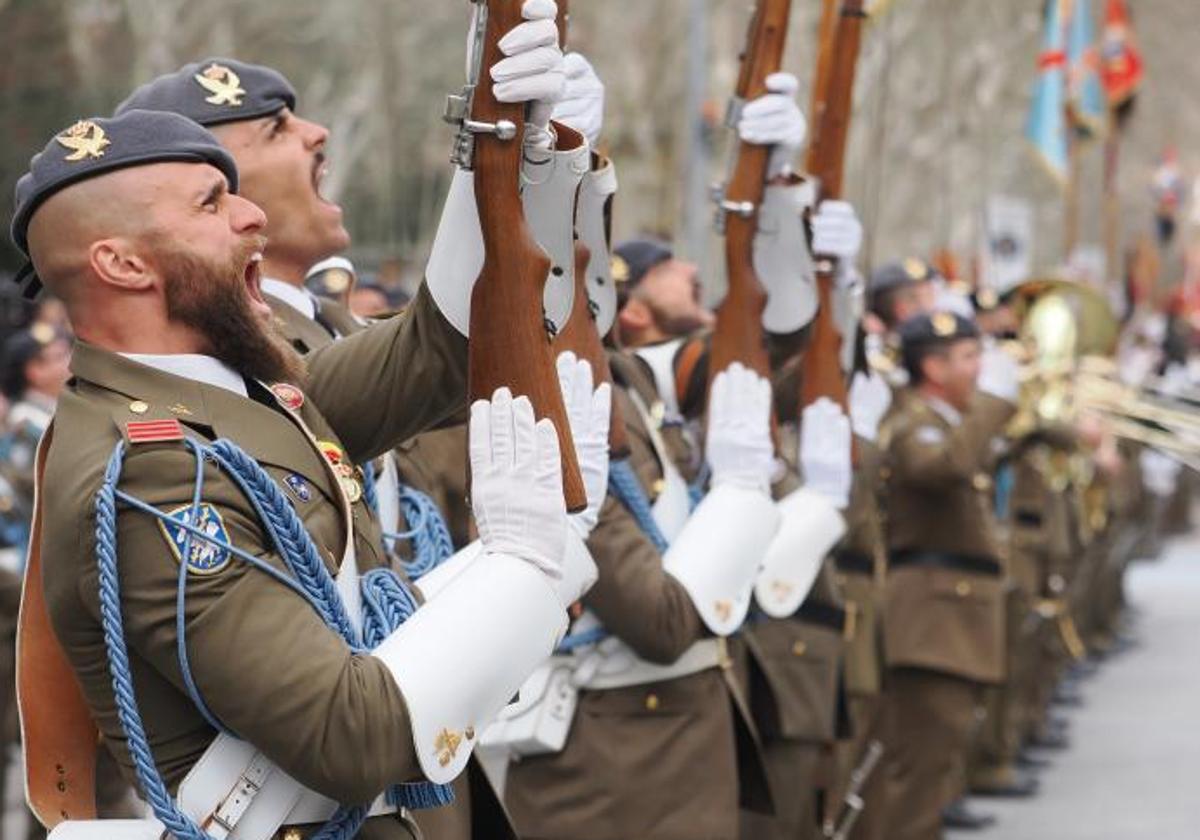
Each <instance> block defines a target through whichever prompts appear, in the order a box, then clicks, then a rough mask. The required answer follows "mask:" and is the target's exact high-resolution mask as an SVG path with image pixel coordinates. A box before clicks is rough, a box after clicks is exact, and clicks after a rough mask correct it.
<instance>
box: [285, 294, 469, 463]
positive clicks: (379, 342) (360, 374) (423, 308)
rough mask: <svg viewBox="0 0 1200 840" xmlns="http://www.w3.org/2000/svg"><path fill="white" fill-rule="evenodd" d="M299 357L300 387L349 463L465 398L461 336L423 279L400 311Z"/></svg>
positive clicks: (432, 421)
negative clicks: (302, 363) (303, 372)
mask: <svg viewBox="0 0 1200 840" xmlns="http://www.w3.org/2000/svg"><path fill="white" fill-rule="evenodd" d="M306 361H307V363H308V381H307V385H306V391H307V392H308V394H309V395H310V396H311V397H312V399H313V401H314V402H315V403H316V405H317V407H318V408H319V409H320V410H321V413H322V414H323V415H324V417H325V419H326V420H327V421H328V422H329V424H330V426H331V427H332V428H333V430H334V431H335V432H336V433H337V436H338V438H339V439H340V440H341V441H342V443H343V445H344V446H345V447H346V451H347V453H348V454H349V455H350V458H351V460H353V461H354V462H355V463H360V464H361V463H364V462H365V461H369V460H371V459H372V458H376V457H378V456H380V455H382V454H383V453H384V452H386V451H387V450H389V449H393V448H395V447H396V446H398V445H399V444H400V443H401V442H403V441H405V440H408V439H409V438H411V437H412V436H414V435H416V434H418V433H419V432H422V431H425V430H426V429H429V428H432V427H434V426H437V425H438V424H440V423H443V422H445V421H446V420H447V419H448V418H449V417H450V415H451V414H453V413H454V412H455V411H457V410H458V409H460V408H462V407H463V405H464V404H465V403H466V399H467V340H466V338H464V337H463V336H462V335H461V334H459V333H458V331H457V330H455V329H454V328H453V327H452V326H450V323H449V322H448V321H446V319H445V318H443V317H442V314H441V313H440V312H439V311H438V309H437V306H436V304H434V302H433V298H432V297H430V294H429V292H428V290H427V289H426V288H425V287H424V286H422V287H421V289H420V290H419V291H418V292H417V296H416V299H415V300H414V301H413V302H412V305H411V306H409V307H408V308H407V309H406V310H405V311H404V312H403V313H401V314H400V315H397V316H396V317H394V318H389V319H388V320H386V321H383V322H381V323H378V324H374V325H372V326H371V327H369V328H367V329H364V330H361V331H359V332H357V333H355V334H354V335H352V336H350V337H349V338H346V339H344V340H342V341H336V342H334V343H333V344H330V345H329V346H327V347H323V348H321V349H320V350H317V351H315V352H314V353H312V354H311V355H309V356H308V357H307V359H306Z"/></svg>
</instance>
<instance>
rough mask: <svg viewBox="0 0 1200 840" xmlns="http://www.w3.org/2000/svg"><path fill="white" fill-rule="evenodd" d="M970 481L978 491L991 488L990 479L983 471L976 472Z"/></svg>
mask: <svg viewBox="0 0 1200 840" xmlns="http://www.w3.org/2000/svg"><path fill="white" fill-rule="evenodd" d="M971 483H972V484H973V485H975V489H976V490H979V491H980V492H982V491H984V490H991V489H992V479H991V477H989V476H987V475H985V474H984V473H978V474H977V475H976V476H975V477H974V478H973V479H971Z"/></svg>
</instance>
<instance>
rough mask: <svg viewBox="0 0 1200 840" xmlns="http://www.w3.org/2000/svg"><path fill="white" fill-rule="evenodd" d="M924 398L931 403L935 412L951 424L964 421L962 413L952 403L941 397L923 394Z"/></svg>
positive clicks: (955, 424)
mask: <svg viewBox="0 0 1200 840" xmlns="http://www.w3.org/2000/svg"><path fill="white" fill-rule="evenodd" d="M922 399H924V400H925V402H926V403H927V404H928V405H929V407H930V408H932V409H933V410H934V412H935V413H936V414H937V415H938V416H939V417H941V418H942V419H943V420H945V421H946V422H947V423H949V424H950V425H951V426H957V425H959V424H960V423H962V413H961V412H959V410H958V409H957V408H955V407H954V406H952V405H950V403H948V402H946V401H945V400H943V399H941V398H940V397H930V396H924V395H923V396H922Z"/></svg>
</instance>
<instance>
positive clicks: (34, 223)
mask: <svg viewBox="0 0 1200 840" xmlns="http://www.w3.org/2000/svg"><path fill="white" fill-rule="evenodd" d="M176 165H178V164H176ZM170 166H172V164H159V165H158V166H145V167H137V168H133V169H118V170H117V171H116V172H110V173H108V174H106V175H100V176H99V177H96V178H89V179H88V180H86V181H81V182H80V183H78V184H73V185H71V186H69V187H67V188H66V189H64V190H61V191H59V192H57V193H55V194H54V195H52V196H50V198H48V199H47V200H46V202H45V203H44V204H42V206H41V207H39V208H38V210H37V212H36V213H35V214H34V216H33V219H31V220H30V224H29V254H30V258H31V259H32V261H33V265H34V267H35V268H36V269H37V272H38V277H40V278H41V280H42V282H43V283H44V284H45V285H46V288H48V289H49V290H50V291H51V292H53V293H54V294H55V295H56V296H58V297H60V298H62V299H63V300H64V301H69V300H70V298H71V296H72V292H73V291H74V290H75V286H76V281H78V280H80V279H81V278H83V277H84V276H85V274H86V273H87V270H88V262H89V260H90V257H89V250H90V248H91V245H92V243H93V242H96V241H98V240H101V239H109V238H114V237H119V238H125V239H129V240H130V241H135V240H137V239H139V238H140V237H142V236H144V235H145V234H146V232H147V230H148V228H149V227H150V226H151V224H152V218H153V214H152V213H151V212H150V210H151V206H152V204H153V198H152V193H153V192H154V189H155V184H154V182H155V181H156V180H158V179H161V178H163V177H166V173H162V172H154V171H153V170H157V169H160V168H168V167H170Z"/></svg>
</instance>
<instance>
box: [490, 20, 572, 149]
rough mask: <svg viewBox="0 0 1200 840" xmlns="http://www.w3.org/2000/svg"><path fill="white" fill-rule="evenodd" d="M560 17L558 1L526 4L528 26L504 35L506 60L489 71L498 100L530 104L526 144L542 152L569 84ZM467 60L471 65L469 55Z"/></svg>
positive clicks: (502, 51)
mask: <svg viewBox="0 0 1200 840" xmlns="http://www.w3.org/2000/svg"><path fill="white" fill-rule="evenodd" d="M557 15H558V6H557V5H555V3H554V0H525V3H524V4H523V5H522V6H521V17H523V18H524V19H525V23H521V24H518V25H516V26H514V27H513V28H512V29H510V30H509V31H508V32H506V33H504V36H503V37H502V38H501V39H500V43H499V47H500V52H501V53H503V54H504V56H505V57H504V58H502V59H501V60H500V61H498V62H496V63H495V64H494V65H492V66H491V67H490V68H488V73H489V74H490V75H491V77H492V81H493V82H494V83H495V84H494V86H493V87H492V93H493V94H495V96H496V99H497V100H499V101H500V102H529V103H530V108H529V116H528V119H527V121H526V129H525V144H526V145H528V146H536V147H537V148H542V149H546V148H549V147H550V143H551V141H552V140H553V135H551V134H550V128H549V127H550V112H551V110H552V109H553V108H554V103H555V102H557V101H558V100H559V99H561V98H562V95H563V88H564V86H565V81H566V72H565V70H564V67H563V54H562V49H561V48H560V47H559V44H558V25H557V24H556V23H555V17H556V16H557ZM467 60H468V62H471V58H470V55H469V53H468V59H467Z"/></svg>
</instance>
